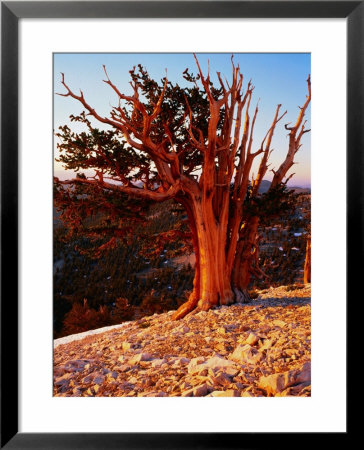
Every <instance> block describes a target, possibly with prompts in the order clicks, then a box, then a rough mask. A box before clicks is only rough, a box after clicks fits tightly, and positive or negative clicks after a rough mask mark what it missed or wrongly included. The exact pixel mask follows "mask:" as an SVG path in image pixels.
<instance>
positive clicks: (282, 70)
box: [54, 53, 314, 187]
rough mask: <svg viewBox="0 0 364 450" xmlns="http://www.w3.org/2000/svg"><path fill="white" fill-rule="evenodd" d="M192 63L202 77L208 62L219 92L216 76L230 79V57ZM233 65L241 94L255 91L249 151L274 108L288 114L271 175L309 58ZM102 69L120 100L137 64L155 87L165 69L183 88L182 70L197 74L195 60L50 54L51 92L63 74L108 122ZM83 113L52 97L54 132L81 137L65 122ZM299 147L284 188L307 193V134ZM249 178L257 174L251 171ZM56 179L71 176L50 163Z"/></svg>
mask: <svg viewBox="0 0 364 450" xmlns="http://www.w3.org/2000/svg"><path fill="white" fill-rule="evenodd" d="M197 57H198V60H199V62H200V65H201V68H202V70H203V73H204V74H206V73H207V64H208V61H209V62H210V75H211V80H212V82H214V84H215V85H216V86H218V83H217V77H216V72H217V71H218V72H221V75H222V76H225V77H226V78H227V80H229V79H231V61H230V58H231V54H228V53H214V54H197ZM234 62H235V64H239V65H240V70H241V72H242V74H243V75H244V83H243V88H244V90H245V88H246V86H247V83H248V81H249V80H250V79H251V80H252V84H253V85H254V86H255V90H254V92H253V97H252V104H251V114H253V111H254V109H253V108H255V104H256V102H257V101H258V99H259V98H260V102H259V113H258V116H257V121H256V126H255V130H254V144H253V150H257V149H258V148H259V145H260V142H261V140H262V139H263V137H264V135H265V133H266V132H267V130H268V128H269V126H270V124H271V123H272V120H273V116H274V112H275V109H276V106H277V104H278V103H281V104H282V107H281V112H284V111H285V110H287V114H286V116H285V117H284V118H283V119H282V120H281V121H280V122H279V124H278V125H277V128H276V131H275V135H274V138H273V142H272V146H271V148H273V149H274V151H273V153H272V155H271V158H270V162H271V166H270V169H271V168H273V169H276V168H277V167H278V166H279V164H280V163H281V161H282V160H283V158H284V156H285V153H286V152H287V149H288V137H287V131H286V130H285V128H284V124H285V123H289V122H295V121H296V119H297V115H298V112H299V109H298V106H302V105H303V104H304V102H305V100H306V95H307V83H306V79H307V76H308V75H309V74H310V73H311V56H310V54H308V53H269V54H267V53H240V54H239V53H238V54H234ZM103 64H105V66H106V68H107V71H108V74H109V77H110V79H111V81H112V82H113V83H114V84H116V85H117V87H118V89H119V90H120V91H121V92H123V93H125V94H131V87H130V85H129V81H130V77H129V70H131V69H132V68H133V66H135V65H138V64H142V65H143V66H144V67H145V68H146V69H147V70H148V72H149V73H150V75H151V76H152V78H154V79H156V80H157V81H160V80H161V79H162V78H163V77H164V76H165V73H166V72H165V69H167V76H168V79H169V80H170V81H171V82H172V83H176V82H178V83H179V84H180V85H182V86H183V85H186V84H187V82H186V81H185V80H184V79H183V77H182V72H183V71H184V70H185V69H186V68H187V67H188V68H189V70H190V72H192V73H197V68H196V63H195V60H194V58H193V55H192V54H189V53H178V54H172V53H149V54H143V53H123V54H117V53H106V54H102V53H84V54H81V53H73V54H66V53H64V54H54V92H55V93H57V92H60V93H64V92H65V89H64V87H63V86H62V85H61V83H60V81H61V74H60V72H63V73H64V74H65V80H66V82H67V84H68V85H69V86H70V88H71V89H72V90H73V91H74V92H76V93H78V92H79V89H82V91H83V93H84V96H85V99H86V101H87V102H88V103H89V104H90V105H91V106H92V107H94V108H95V109H96V111H98V113H99V114H100V115H104V116H109V113H110V111H111V106H112V105H115V104H116V103H117V101H116V100H117V98H116V94H115V93H114V92H113V91H112V89H111V88H110V87H109V86H107V85H106V84H105V83H104V82H103V81H102V80H103V79H105V74H104V71H103V67H102V65H103ZM215 81H216V83H215ZM313 90H314V81H313ZM83 109H84V108H83V107H82V105H81V104H80V103H79V102H77V101H76V100H74V99H72V98H70V97H61V96H58V95H54V129H55V130H57V129H58V127H59V126H61V125H65V124H68V125H69V126H70V128H71V129H74V130H77V131H80V129H79V128H76V126H75V124H74V123H72V124H71V123H70V120H69V116H70V115H71V114H75V115H77V114H79V113H80V112H81V111H82V110H83ZM310 113H311V109H310V106H309V108H308V109H307V112H306V119H307V128H311V127H310ZM93 125H95V126H97V127H98V128H105V125H103V124H101V123H98V122H97V121H94V122H93ZM302 144H303V145H302V148H301V149H300V150H299V151H298V153H297V155H296V157H295V161H296V162H297V164H296V165H294V166H293V168H292V169H291V171H290V172H289V173H292V172H295V176H294V177H293V178H292V179H291V180H290V181H289V183H288V185H290V186H302V187H306V186H310V184H311V180H310V177H311V174H310V171H311V170H310V169H311V168H310V164H311V133H307V134H305V135H304V136H303V138H302ZM258 162H259V160H258V161H257V163H258ZM253 172H254V173H255V174H256V168H255V169H254V167H253ZM55 175H56V176H58V177H60V178H62V179H66V178H72V177H73V174H72V173H70V172H69V171H68V172H67V171H64V170H63V169H62V167H61V166H60V164H58V163H55ZM265 178H266V179H271V178H272V173H271V172H267V175H266V177H265Z"/></svg>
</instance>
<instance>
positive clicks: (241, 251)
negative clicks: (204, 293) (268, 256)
mask: <svg viewBox="0 0 364 450" xmlns="http://www.w3.org/2000/svg"><path fill="white" fill-rule="evenodd" d="M258 224H259V219H258V217H251V218H249V220H247V221H245V222H244V223H243V225H242V228H241V230H240V233H239V241H238V245H237V249H236V254H235V260H234V268H233V275H232V282H233V285H234V288H235V289H237V290H238V291H240V292H241V293H242V295H243V298H241V299H240V300H241V301H243V302H246V301H249V295H248V286H249V283H250V280H251V275H252V272H253V271H254V262H257V261H256V260H257V252H258V244H257V231H258Z"/></svg>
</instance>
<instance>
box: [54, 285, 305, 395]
mask: <svg viewBox="0 0 364 450" xmlns="http://www.w3.org/2000/svg"><path fill="white" fill-rule="evenodd" d="M310 296H311V289H310V285H305V286H300V287H298V286H297V287H284V286H281V287H279V288H275V289H273V288H270V289H268V290H263V291H260V292H259V296H258V297H257V298H256V299H254V300H252V302H251V303H249V304H244V305H232V306H228V307H220V308H217V309H215V310H211V311H208V312H200V313H198V314H195V315H190V316H187V317H185V318H184V319H182V320H180V321H172V320H171V315H172V313H173V312H172V311H170V312H168V313H164V314H159V315H154V316H150V317H144V318H142V319H140V320H137V321H134V322H129V323H127V324H125V325H124V326H122V327H120V328H115V329H111V330H108V331H106V332H103V333H100V334H94V335H89V336H87V337H85V338H83V339H80V340H74V341H72V342H68V343H66V344H62V345H58V346H56V348H55V349H54V395H55V396H61V397H67V396H73V397H80V396H88V397H89V396H98V397H99V396H108V397H110V396H111V397H125V396H126V397H168V396H173V397H174V396H182V397H201V396H210V397H256V396H302V397H308V396H310V394H311V363H310V357H311V306H310Z"/></svg>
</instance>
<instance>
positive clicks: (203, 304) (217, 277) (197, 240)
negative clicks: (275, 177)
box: [173, 200, 235, 319]
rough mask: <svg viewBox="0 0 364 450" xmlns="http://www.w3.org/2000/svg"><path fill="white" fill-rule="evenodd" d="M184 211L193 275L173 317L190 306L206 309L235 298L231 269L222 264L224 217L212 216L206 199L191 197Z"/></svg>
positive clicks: (183, 312)
mask: <svg viewBox="0 0 364 450" xmlns="http://www.w3.org/2000/svg"><path fill="white" fill-rule="evenodd" d="M187 211H188V216H189V219H190V225H191V231H192V235H193V243H194V247H195V258H196V262H195V264H196V266H195V267H196V269H195V279H194V285H193V291H192V293H191V295H190V297H189V299H188V301H187V302H186V303H184V304H183V305H182V306H181V307H180V308H179V309H178V310H177V311H176V313H175V314H174V316H173V318H174V319H180V318H182V317H184V316H185V315H186V314H188V313H189V312H190V311H192V310H193V309H196V311H207V310H208V309H210V308H212V307H214V306H219V305H229V304H231V303H233V302H234V300H235V295H234V293H233V289H232V285H231V270H230V271H229V269H228V266H227V264H226V229H224V226H223V224H224V223H227V221H224V220H223V218H220V220H219V221H217V220H216V218H215V216H214V213H213V208H212V203H211V205H210V204H209V202H205V203H203V202H202V201H201V200H195V201H193V203H192V204H191V205H190V206H189V208H187ZM191 219H193V220H192V221H191Z"/></svg>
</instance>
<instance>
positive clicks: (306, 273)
mask: <svg viewBox="0 0 364 450" xmlns="http://www.w3.org/2000/svg"><path fill="white" fill-rule="evenodd" d="M303 282H304V283H305V284H306V283H311V236H308V238H307V244H306V258H305V266H304V270H303Z"/></svg>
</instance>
